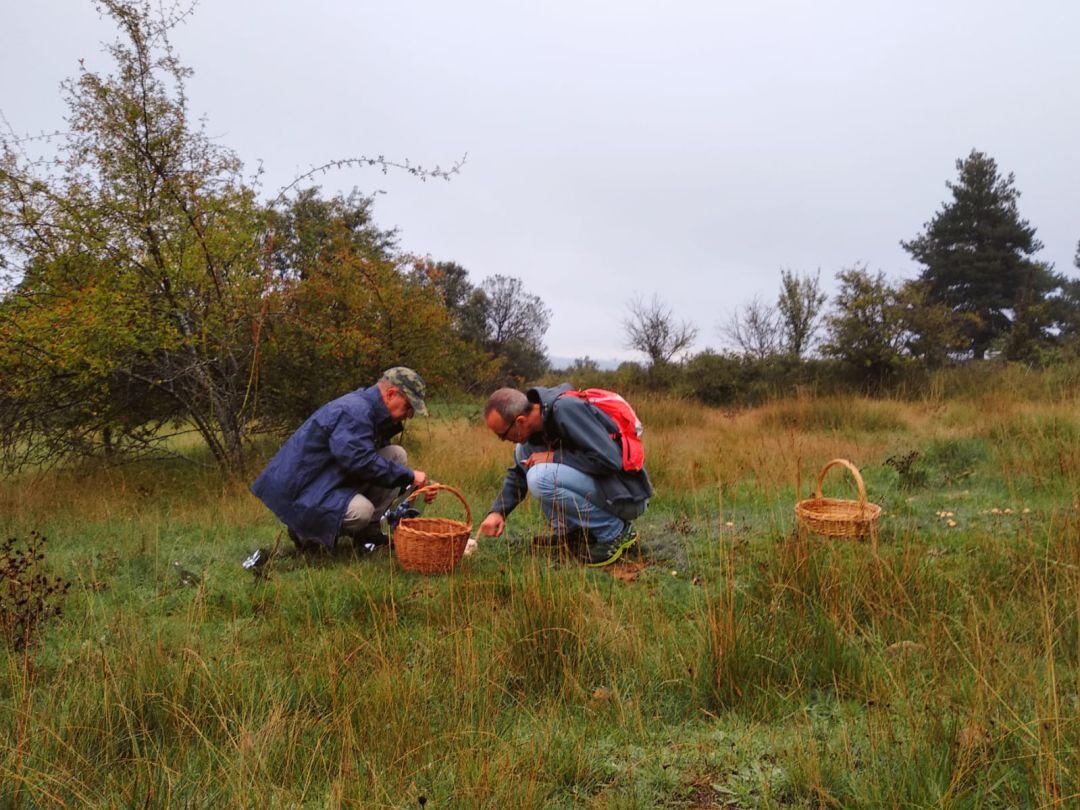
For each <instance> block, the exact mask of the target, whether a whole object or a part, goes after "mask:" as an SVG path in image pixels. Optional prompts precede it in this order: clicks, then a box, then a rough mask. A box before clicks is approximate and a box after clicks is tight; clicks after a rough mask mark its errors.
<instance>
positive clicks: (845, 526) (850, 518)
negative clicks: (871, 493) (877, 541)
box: [795, 458, 881, 538]
mask: <svg viewBox="0 0 1080 810" xmlns="http://www.w3.org/2000/svg"><path fill="white" fill-rule="evenodd" d="M836 464H839V465H841V466H843V467H847V468H848V470H849V471H850V472H851V474H852V475H853V476H855V483H856V484H858V486H859V500H857V501H850V500H846V499H844V498H823V497H822V495H821V482H822V481H823V480H824V479H825V473H826V472H828V471H829V468H830V467H832V466H834V465H836ZM795 516H796V517H797V518H798V519H799V523H800V524H801V525H802V526H804V527H805V528H806V529H808V530H810V531H812V532H814V533H815V534H820V535H822V536H824V537H866V536H870V537H871V538H874V537H875V536H876V533H877V520H878V518H879V517H881V507H880V506H878V505H877V504H876V503H870V502H868V501H867V500H866V486H865V485H864V484H863V480H862V476H861V475H859V470H858V468H856V466H855V465H854V464H852V463H851V462H850V461H848V460H846V459H842V458H834V459H833V460H832V461H830V462H829V463H828V464H826V465H825V466H824V467H822V468H821V474H820V475H819V476H818V482H817V494H816V495H815V497H813V498H807V499H806V500H804V501H799V502H798V503H797V504H795Z"/></svg>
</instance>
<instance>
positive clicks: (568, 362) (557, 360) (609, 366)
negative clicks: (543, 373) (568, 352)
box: [548, 355, 626, 371]
mask: <svg viewBox="0 0 1080 810" xmlns="http://www.w3.org/2000/svg"><path fill="white" fill-rule="evenodd" d="M577 359H578V358H576V357H559V356H556V355H551V356H549V357H548V360H550V361H551V367H552V368H553V369H565V368H570V366H572V365H574V360H577ZM589 359H590V360H592V361H593V362H594V363H596V365H597V367H598V368H599V369H600V370H601V371H614V370H615V369H617V368H618V367H619V364H620V363H625V362H626V361H625V360H599V359H597V358H595V357H590V358H589Z"/></svg>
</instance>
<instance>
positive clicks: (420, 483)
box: [412, 470, 439, 503]
mask: <svg viewBox="0 0 1080 810" xmlns="http://www.w3.org/2000/svg"><path fill="white" fill-rule="evenodd" d="M412 474H413V479H412V480H413V486H414V487H415V488H416V489H420V488H421V487H426V486H427V485H428V484H434V483H435V482H434V481H429V480H428V474H427V473H426V472H424V471H423V470H413V471H412ZM438 494H439V493H438V492H425V493H424V503H431V502H432V501H433V500H435V496H436V495H438Z"/></svg>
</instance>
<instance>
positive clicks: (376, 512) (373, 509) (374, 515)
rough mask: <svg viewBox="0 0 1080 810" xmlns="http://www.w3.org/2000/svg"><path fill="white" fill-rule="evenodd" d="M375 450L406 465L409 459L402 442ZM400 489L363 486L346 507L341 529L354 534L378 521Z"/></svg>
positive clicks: (396, 462) (371, 485)
mask: <svg viewBox="0 0 1080 810" xmlns="http://www.w3.org/2000/svg"><path fill="white" fill-rule="evenodd" d="M375 452H376V453H378V454H379V455H380V456H382V457H383V458H385V459H387V460H388V461H393V462H394V463H395V464H401V465H403V466H405V465H406V462H407V461H408V456H407V455H406V454H405V448H403V447H402V446H401V445H400V444H390V445H387V446H386V447H380V448H379V449H378V450H376V451H375ZM398 491H399V490H398V488H397V487H390V488H389V489H387V488H384V487H380V486H376V485H374V484H370V485H367V486H364V487H361V489H360V492H359V493H357V494H356V495H353V496H352V498H351V499H350V500H349V505H348V506H347V507H346V508H345V518H344V520H342V521H341V530H342V531H343V532H346V533H349V534H353V533H355V532H358V531H360V530H361V529H363V528H365V527H366V526H369V525H370V524H371V523H372V522H373V521H378V520H379V518H381V517H382V515H383V512H385V511H386V508H387V507H388V506H389V505H390V502H391V501H393V500H394V496H396V495H397V494H398Z"/></svg>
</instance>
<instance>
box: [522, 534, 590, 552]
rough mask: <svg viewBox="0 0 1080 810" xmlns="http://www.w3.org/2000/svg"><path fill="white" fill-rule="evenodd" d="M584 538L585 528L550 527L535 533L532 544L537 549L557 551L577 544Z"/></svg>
mask: <svg viewBox="0 0 1080 810" xmlns="http://www.w3.org/2000/svg"><path fill="white" fill-rule="evenodd" d="M584 539H585V531H584V530H583V529H563V530H562V531H554V530H552V529H549V530H548V531H546V532H543V533H541V534H536V535H533V538H532V541H531V545H532V547H533V548H534V549H536V550H537V551H555V550H556V549H564V548H568V547H573V546H576V545H577V544H579V543H581V542H582V541H583V540H584Z"/></svg>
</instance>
